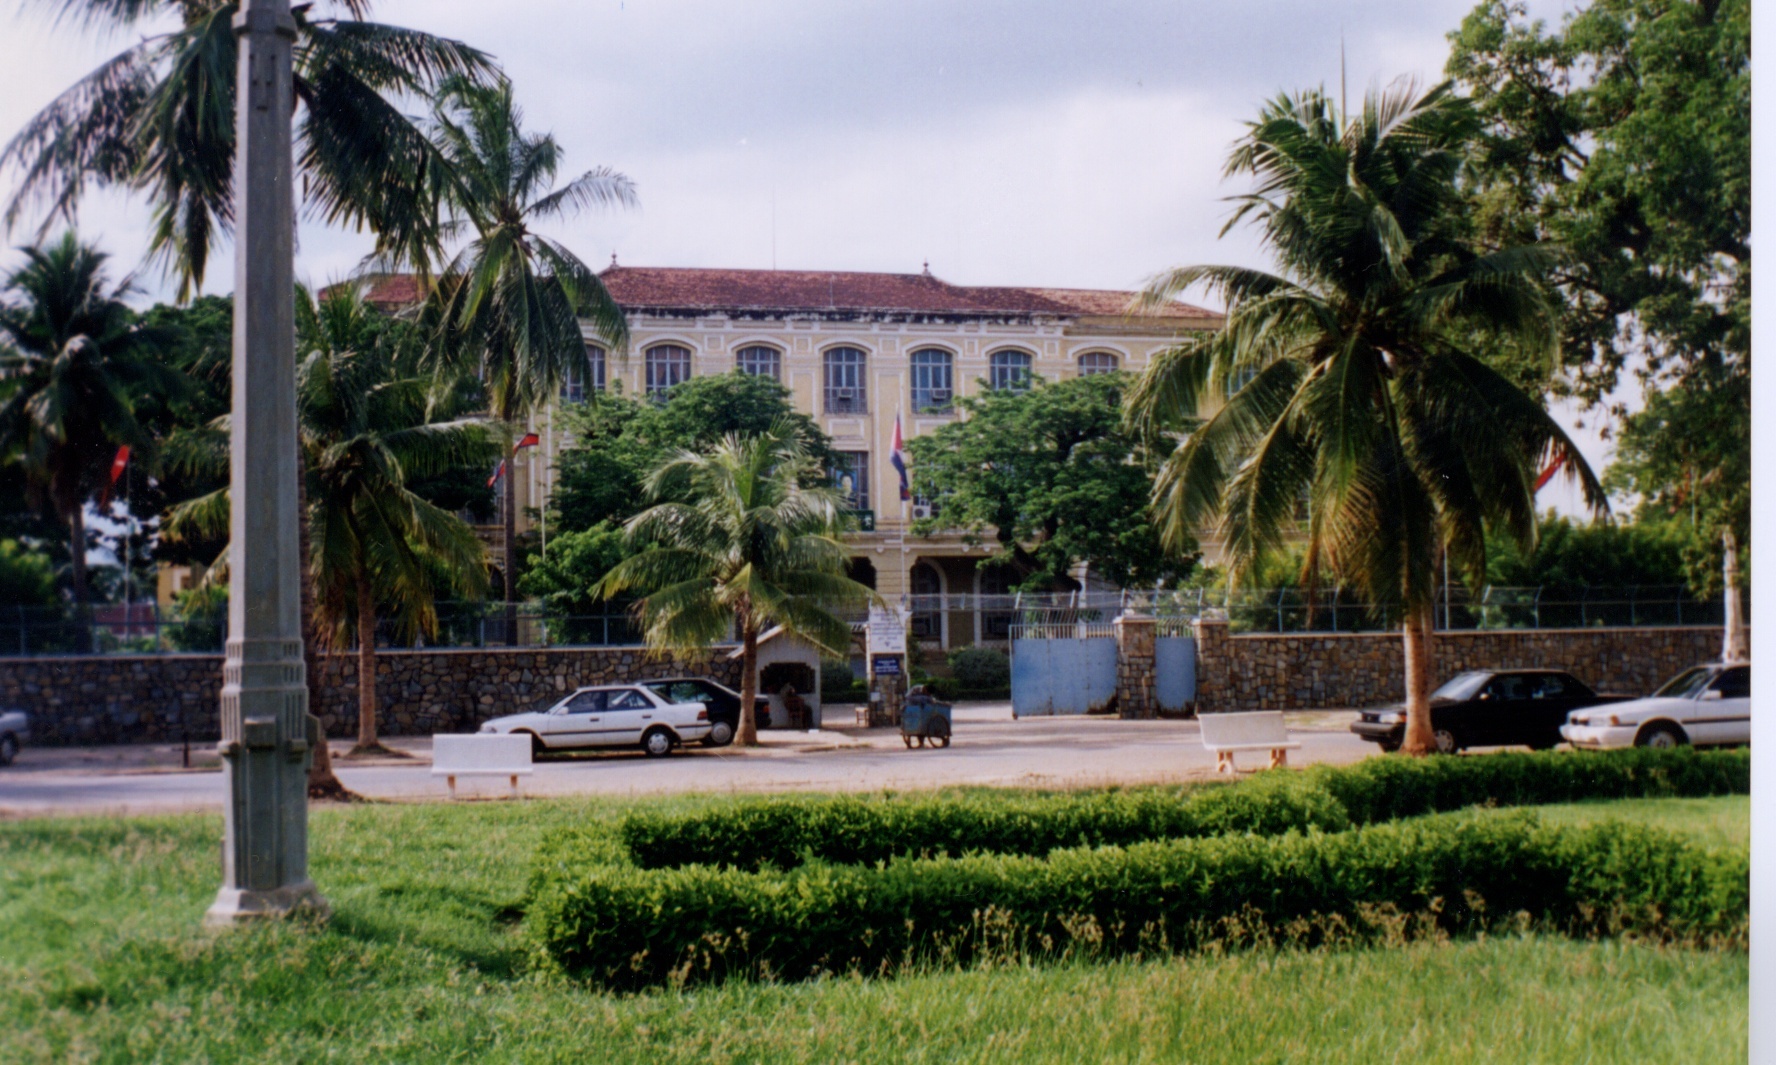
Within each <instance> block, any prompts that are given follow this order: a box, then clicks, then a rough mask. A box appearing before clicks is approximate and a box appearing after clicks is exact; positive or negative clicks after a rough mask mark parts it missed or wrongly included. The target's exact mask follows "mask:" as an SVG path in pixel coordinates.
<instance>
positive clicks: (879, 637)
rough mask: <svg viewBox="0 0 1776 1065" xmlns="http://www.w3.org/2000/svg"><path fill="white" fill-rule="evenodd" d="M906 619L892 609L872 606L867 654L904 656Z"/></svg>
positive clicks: (896, 610)
mask: <svg viewBox="0 0 1776 1065" xmlns="http://www.w3.org/2000/svg"><path fill="white" fill-rule="evenodd" d="M906 646H907V644H906V618H905V616H903V615H902V614H901V612H900V611H899V610H898V609H896V608H894V607H883V606H872V607H870V612H869V653H870V654H871V655H872V656H874V655H904V654H906Z"/></svg>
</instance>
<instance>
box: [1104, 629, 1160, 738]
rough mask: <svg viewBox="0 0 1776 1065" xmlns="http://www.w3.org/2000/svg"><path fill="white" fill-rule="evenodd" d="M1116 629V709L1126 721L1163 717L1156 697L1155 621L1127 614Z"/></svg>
mask: <svg viewBox="0 0 1776 1065" xmlns="http://www.w3.org/2000/svg"><path fill="white" fill-rule="evenodd" d="M1115 629H1116V709H1117V713H1118V715H1119V716H1120V717H1122V718H1123V719H1124V720H1135V719H1147V718H1153V717H1158V716H1159V701H1158V700H1157V699H1156V698H1154V694H1153V668H1154V660H1153V619H1152V618H1151V617H1149V616H1148V615H1146V614H1123V615H1122V616H1121V617H1119V618H1117V619H1116V621H1115Z"/></svg>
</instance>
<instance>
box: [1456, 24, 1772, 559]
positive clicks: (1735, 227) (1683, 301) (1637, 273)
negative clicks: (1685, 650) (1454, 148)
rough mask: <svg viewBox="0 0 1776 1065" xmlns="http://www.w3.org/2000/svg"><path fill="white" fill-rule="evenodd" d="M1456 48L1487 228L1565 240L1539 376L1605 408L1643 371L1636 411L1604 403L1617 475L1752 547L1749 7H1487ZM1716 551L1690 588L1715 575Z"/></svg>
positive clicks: (1650, 506) (1646, 502)
mask: <svg viewBox="0 0 1776 1065" xmlns="http://www.w3.org/2000/svg"><path fill="white" fill-rule="evenodd" d="M1451 44H1452V49H1451V54H1450V59H1449V73H1450V75H1451V76H1452V77H1454V78H1456V79H1457V81H1458V82H1459V84H1460V85H1461V86H1462V88H1463V89H1464V90H1465V91H1466V92H1467V93H1468V94H1469V95H1470V96H1471V97H1472V99H1473V100H1474V103H1475V106H1476V108H1477V110H1478V111H1479V114H1480V116H1481V118H1482V120H1483V122H1484V126H1485V128H1484V132H1483V135H1482V137H1481V138H1480V139H1479V140H1478V141H1476V147H1475V150H1474V151H1473V153H1472V156H1471V158H1470V166H1469V176H1468V180H1469V184H1470V185H1471V187H1472V188H1473V189H1474V190H1475V192H1476V194H1477V202H1478V204H1479V208H1478V210H1477V212H1476V217H1477V221H1478V224H1479V226H1480V232H1481V236H1482V239H1483V240H1484V241H1486V242H1488V243H1490V244H1492V245H1493V246H1498V247H1503V246H1509V245H1512V244H1519V243H1524V242H1528V241H1538V240H1539V241H1551V242H1554V243H1557V244H1559V245H1561V246H1563V247H1565V248H1566V249H1567V251H1568V253H1569V254H1568V255H1567V256H1565V257H1564V258H1563V259H1562V261H1561V262H1560V264H1559V266H1558V267H1557V269H1556V270H1555V271H1554V272H1553V274H1552V280H1553V281H1554V282H1555V283H1556V284H1557V285H1558V287H1559V291H1560V293H1561V296H1562V314H1561V336H1562V343H1561V352H1562V356H1563V362H1564V368H1565V370H1566V371H1567V374H1566V375H1563V376H1561V377H1556V378H1554V379H1553V380H1552V381H1550V382H1549V384H1550V387H1551V388H1552V389H1553V390H1554V391H1556V392H1566V391H1570V392H1573V393H1574V394H1576V395H1577V396H1578V397H1580V398H1581V399H1582V400H1584V401H1585V402H1587V403H1599V402H1603V401H1605V400H1606V398H1607V397H1608V396H1609V395H1610V393H1611V391H1612V390H1613V389H1614V388H1615V386H1616V384H1617V383H1618V380H1619V379H1620V377H1621V376H1622V375H1623V374H1625V373H1634V374H1637V375H1639V378H1640V383H1641V385H1642V387H1643V389H1644V391H1645V392H1646V397H1647V398H1646V404H1645V409H1644V410H1641V411H1631V410H1628V409H1626V408H1625V407H1621V406H1618V407H1616V408H1614V409H1612V410H1611V411H1610V412H1609V413H1610V414H1611V415H1613V416H1614V418H1615V419H1616V421H1617V422H1618V423H1619V426H1620V429H1621V433H1622V446H1621V447H1620V449H1619V456H1620V458H1619V461H1618V463H1617V465H1616V467H1615V469H1613V470H1612V471H1611V474H1612V477H1611V480H1612V483H1613V485H1614V487H1617V488H1619V489H1621V490H1623V491H1626V492H1631V493H1634V494H1636V495H1638V496H1639V498H1640V500H1641V506H1642V509H1641V512H1640V517H1641V518H1642V519H1643V520H1651V519H1656V518H1658V517H1660V516H1662V515H1665V514H1671V513H1687V514H1688V515H1689V516H1691V517H1692V519H1693V520H1694V521H1695V523H1696V525H1697V528H1698V529H1699V530H1700V531H1701V534H1702V535H1701V538H1700V541H1699V542H1718V541H1719V540H1720V539H1721V538H1722V536H1723V534H1726V533H1731V534H1733V535H1734V537H1735V538H1736V539H1737V541H1738V542H1739V543H1741V544H1746V545H1749V543H1750V532H1751V530H1750V506H1751V481H1750V467H1751V434H1750V432H1749V431H1748V426H1749V424H1750V418H1751V390H1750V377H1751V362H1750V344H1751V237H1750V233H1751V4H1750V3H1749V2H1748V0H1593V2H1591V3H1589V4H1587V5H1585V6H1584V7H1582V8H1580V9H1578V10H1576V11H1573V12H1571V13H1569V14H1568V15H1567V16H1566V17H1565V18H1564V19H1563V20H1562V22H1561V24H1560V25H1559V26H1558V27H1557V28H1550V27H1549V26H1548V25H1546V24H1545V23H1543V22H1541V21H1532V20H1530V19H1529V18H1528V17H1527V16H1526V13H1525V9H1524V6H1523V5H1522V4H1521V3H1520V2H1517V0H1487V2H1485V3H1482V4H1481V5H1480V6H1478V7H1476V8H1475V9H1474V11H1473V12H1472V13H1471V14H1469V15H1468V17H1467V18H1466V19H1465V20H1464V21H1463V22H1462V26H1461V29H1460V30H1458V31H1457V32H1455V33H1454V34H1452V35H1451ZM1569 378H1570V379H1569ZM1711 562H1712V565H1703V566H1701V567H1700V569H1701V570H1702V572H1701V573H1698V574H1697V576H1696V580H1697V581H1698V582H1699V583H1698V587H1699V588H1700V587H1707V586H1713V587H1718V585H1719V568H1720V556H1719V552H1718V550H1716V551H1714V552H1713V553H1712V557H1711ZM1704 574H1707V575H1706V576H1704Z"/></svg>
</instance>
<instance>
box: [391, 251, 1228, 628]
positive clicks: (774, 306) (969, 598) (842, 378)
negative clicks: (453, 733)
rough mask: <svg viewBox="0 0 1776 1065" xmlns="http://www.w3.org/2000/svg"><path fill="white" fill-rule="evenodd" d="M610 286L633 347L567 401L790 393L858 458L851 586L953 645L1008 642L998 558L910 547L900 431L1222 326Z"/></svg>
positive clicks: (553, 427) (702, 283) (749, 273)
mask: <svg viewBox="0 0 1776 1065" xmlns="http://www.w3.org/2000/svg"><path fill="white" fill-rule="evenodd" d="M601 276H602V277H603V279H604V283H605V285H606V287H607V288H608V289H609V290H610V292H611V294H612V296H614V297H615V299H616V301H617V302H618V303H619V304H620V305H621V306H622V307H623V308H624V309H625V310H626V311H627V312H628V321H629V330H630V346H629V349H628V351H627V352H625V353H614V352H609V351H606V350H604V348H603V347H602V346H600V345H598V344H596V343H593V342H591V340H590V339H589V341H588V353H589V355H590V356H591V365H592V374H591V377H590V379H589V380H573V381H569V382H568V383H567V384H566V386H565V387H564V388H563V390H562V394H561V402H562V403H573V402H577V401H580V400H583V399H584V398H585V397H586V396H587V395H589V394H590V393H591V392H592V391H594V390H599V389H611V388H621V389H622V390H623V392H624V393H625V394H628V395H655V394H659V393H662V392H664V391H665V390H667V389H670V388H671V387H672V386H674V385H676V384H678V383H680V382H682V381H685V380H687V379H689V378H690V377H692V376H695V375H701V374H724V373H731V372H733V371H735V370H740V371H742V372H745V373H757V374H768V375H770V376H772V377H774V378H776V379H777V380H779V381H781V382H782V383H783V384H784V385H785V386H787V387H788V388H789V390H790V393H791V395H792V397H793V401H794V403H795V405H796V407H797V408H798V409H799V410H801V411H803V412H805V413H807V414H810V415H812V416H813V417H814V418H815V419H816V420H817V421H818V422H819V424H820V426H821V428H822V429H824V430H825V431H826V432H827V433H828V434H829V435H830V436H831V437H832V439H833V442H834V445H835V446H836V447H837V448H838V449H839V450H841V451H843V452H844V453H846V455H847V456H849V457H850V459H851V462H850V468H849V469H848V470H846V471H844V473H843V475H842V477H841V484H842V486H843V487H845V488H846V490H847V491H848V492H849V493H850V496H851V500H852V505H853V507H854V508H855V509H856V511H857V512H858V514H859V517H860V520H861V523H862V527H863V531H862V532H860V533H858V534H857V536H856V537H855V539H854V543H855V544H856V556H855V558H854V564H853V565H854V573H855V575H857V576H858V577H859V578H860V579H862V580H864V581H866V582H867V583H872V584H873V585H874V586H875V588H876V589H877V590H878V591H880V592H881V593H882V594H883V595H884V596H886V597H888V598H890V599H897V598H899V597H901V596H912V597H915V598H914V599H913V600H912V602H914V604H915V612H914V616H913V619H912V620H913V627H914V631H915V633H916V634H917V635H919V636H921V637H922V638H925V639H927V640H930V641H933V642H934V643H938V644H940V645H941V646H958V645H962V644H967V643H973V642H978V641H982V640H994V639H1001V638H1003V634H1002V633H999V632H997V631H993V630H994V629H995V628H996V625H995V615H994V612H992V611H987V612H983V611H982V610H981V609H979V605H980V603H981V602H982V600H981V599H979V598H978V597H981V596H988V597H991V596H995V595H998V594H1002V593H1004V592H1005V591H1006V589H1005V587H1003V585H1004V584H1005V582H1006V576H1005V575H1003V574H1002V573H999V572H996V571H995V570H994V569H993V568H991V567H988V568H984V569H983V568H981V567H979V566H978V561H979V560H980V559H981V558H983V557H985V556H986V555H987V553H988V549H987V548H986V547H984V546H981V547H974V548H972V549H971V548H970V547H969V545H968V544H966V543H964V542H963V541H962V539H961V538H960V537H959V536H937V537H930V538H927V537H919V536H912V535H909V534H908V531H907V530H908V527H909V525H910V524H911V522H912V521H913V520H914V519H915V518H916V517H918V516H919V515H918V509H917V508H918V506H919V504H918V501H916V500H915V501H912V502H905V503H903V502H902V500H901V499H900V492H899V480H898V475H897V474H896V472H895V470H894V468H893V467H892V466H891V465H890V462H889V455H890V449H891V446H892V438H893V433H894V421H895V416H896V415H897V414H899V415H900V417H901V420H902V424H903V431H904V433H905V435H906V436H907V437H908V438H911V437H914V436H917V435H919V434H921V433H928V432H931V431H933V430H935V429H937V428H938V427H939V426H942V425H944V424H946V423H948V422H950V421H952V420H954V419H955V418H957V417H959V407H958V400H960V399H961V398H963V397H965V396H970V395H973V394H975V393H976V392H978V391H980V390H981V389H987V388H1019V387H1024V385H1025V383H1026V382H1028V381H1029V380H1031V379H1032V378H1038V377H1040V378H1045V379H1049V380H1058V379H1064V378H1068V377H1073V376H1078V375H1085V374H1094V373H1106V372H1110V371H1114V370H1128V371H1132V372H1139V371H1141V370H1142V369H1144V368H1146V366H1147V364H1148V361H1149V360H1150V359H1151V357H1152V356H1153V355H1154V353H1156V352H1158V351H1160V350H1163V349H1164V348H1166V347H1168V346H1171V345H1173V344H1176V343H1177V342H1178V341H1179V339H1180V338H1182V337H1183V336H1185V335H1187V334H1189V333H1190V332H1192V331H1198V330H1206V329H1214V328H1218V327H1219V326H1220V324H1221V320H1220V317H1219V316H1218V315H1216V314H1214V313H1212V312H1210V311H1206V310H1203V309H1201V308H1198V307H1192V306H1189V305H1186V304H1183V303H1174V304H1171V305H1169V306H1168V307H1166V308H1165V309H1163V310H1161V311H1159V312H1157V313H1153V314H1144V315H1141V316H1138V317H1137V316H1131V315H1129V314H1128V313H1127V310H1126V309H1127V307H1128V305H1129V302H1130V300H1131V298H1132V297H1133V293H1130V292H1118V291H1106V290H1098V289H1055V288H1008V287H976V286H963V285H952V284H948V283H946V282H944V281H942V280H939V279H938V278H936V277H933V276H932V275H931V273H930V272H929V270H927V271H926V272H924V273H919V274H876V273H842V272H831V271H814V270H707V269H682V268H668V267H632V266H618V265H616V264H615V263H614V262H613V264H612V265H611V266H610V267H609V268H608V269H607V270H605V271H604V273H603V274H602V275H601ZM382 295H383V294H382V293H381V292H376V293H373V294H372V299H378V300H379V299H380V298H381V297H382ZM390 295H393V294H392V293H391V294H390ZM559 425H560V420H559V419H557V418H556V417H555V411H554V410H550V411H547V412H545V413H543V414H542V415H540V416H539V417H538V419H537V424H536V425H535V427H534V428H535V429H536V431H537V432H538V434H539V435H540V436H541V438H542V441H543V443H542V445H541V447H539V448H536V449H533V450H529V451H526V452H524V453H522V455H521V457H520V458H519V461H518V462H517V464H516V467H515V470H514V473H515V475H516V477H517V478H518V483H517V490H518V495H519V505H520V507H522V508H527V509H528V508H531V507H539V508H540V506H541V504H542V503H543V501H544V500H546V499H547V497H548V493H549V490H550V488H551V478H552V471H553V467H554V463H555V459H556V456H557V455H558V454H559V453H560V451H561V450H562V449H564V448H566V447H568V446H571V443H572V441H571V440H569V439H567V438H566V434H565V433H562V432H558V431H557V427H558V426H559ZM521 513H523V511H521ZM522 527H524V526H522V525H521V528H522ZM544 531H545V532H547V530H544ZM940 595H941V596H942V597H943V598H942V599H938V598H935V597H936V596H940ZM990 601H991V600H987V602H990ZM921 604H922V606H923V608H921V606H920V605H921Z"/></svg>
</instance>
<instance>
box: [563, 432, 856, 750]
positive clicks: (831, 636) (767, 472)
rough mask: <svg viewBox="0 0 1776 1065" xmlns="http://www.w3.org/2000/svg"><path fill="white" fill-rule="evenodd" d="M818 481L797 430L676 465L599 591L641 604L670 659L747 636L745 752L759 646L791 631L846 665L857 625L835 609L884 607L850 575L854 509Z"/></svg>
mask: <svg viewBox="0 0 1776 1065" xmlns="http://www.w3.org/2000/svg"><path fill="white" fill-rule="evenodd" d="M818 471H819V468H818V466H817V464H816V463H815V461H814V459H813V457H812V456H811V455H810V454H809V453H808V451H807V449H806V447H804V446H803V444H802V442H801V439H800V436H799V434H798V433H797V430H796V427H795V426H794V425H793V424H790V423H788V422H781V423H779V424H778V425H776V426H774V427H773V428H772V429H770V430H769V431H767V432H765V433H763V434H761V435H758V436H752V437H742V436H740V435H738V434H735V435H731V436H729V437H727V438H726V439H724V440H723V441H721V442H720V443H718V444H716V445H715V447H713V448H712V449H710V450H709V451H708V452H707V453H705V454H696V453H693V452H689V451H682V452H680V453H678V454H677V455H675V456H672V457H671V458H669V459H668V460H667V461H665V462H663V463H661V464H660V465H659V466H658V467H656V468H655V470H654V471H653V473H652V474H651V475H650V476H649V478H648V483H647V490H648V494H649V496H650V497H652V498H653V499H655V500H659V501H660V502H656V503H655V505H654V506H652V507H650V508H648V509H647V510H645V511H643V512H642V513H640V514H637V515H636V516H635V517H633V518H631V519H630V520H629V522H628V523H627V524H626V525H625V526H624V534H625V539H624V546H625V548H626V549H627V550H628V551H629V552H631V553H630V554H629V556H628V557H627V558H624V559H623V560H622V561H621V562H619V563H618V564H617V565H616V567H615V568H613V569H612V570H611V571H610V572H609V573H608V574H606V575H605V577H604V579H603V580H601V581H599V582H598V585H597V587H596V589H595V591H596V594H598V595H600V596H603V597H606V598H609V597H613V596H617V595H621V594H624V593H633V594H637V595H640V596H642V599H641V600H640V601H639V602H638V603H637V604H636V609H637V612H638V613H639V615H640V617H641V619H642V625H643V633H644V636H645V638H646V640H647V643H648V645H649V646H650V647H654V648H656V649H659V650H674V651H691V650H703V649H705V648H707V647H709V646H710V645H711V644H713V643H715V642H716V641H718V640H721V639H723V638H725V637H726V636H727V635H728V634H729V633H730V632H731V631H733V630H734V629H738V630H739V633H740V645H741V681H740V684H741V687H740V734H739V739H740V743H741V744H742V745H743V746H748V747H750V746H756V745H757V744H758V722H757V721H756V720H755V719H754V717H753V705H752V704H753V701H754V699H755V698H756V697H757V695H758V641H759V636H760V635H761V634H763V633H764V632H765V630H766V629H768V628H770V627H772V626H779V625H780V626H782V627H783V629H784V631H785V632H787V633H789V634H790V635H792V636H798V637H801V638H802V639H805V640H807V641H808V642H810V643H812V644H813V645H814V646H816V647H817V648H819V649H820V650H822V651H824V652H825V653H827V654H829V655H841V656H842V655H845V654H848V653H849V651H850V647H851V626H850V625H848V624H846V623H845V622H844V621H843V620H841V619H840V618H838V617H837V616H835V615H834V614H833V613H832V612H831V610H832V608H834V607H838V606H843V605H846V604H858V603H867V602H870V601H872V600H874V599H875V593H874V592H873V591H871V590H870V589H869V588H867V587H865V586H864V585H862V584H859V583H857V582H856V581H853V580H851V579H850V578H849V577H847V576H845V565H846V561H847V558H848V556H849V551H848V549H847V548H846V547H845V543H844V541H843V539H841V536H842V533H843V531H844V530H843V524H842V522H843V518H842V510H841V507H842V506H843V503H842V500H841V499H840V498H839V494H838V492H837V491H835V490H834V489H832V488H830V487H826V486H821V487H807V486H806V485H807V482H808V481H809V479H810V477H813V476H816V475H817V474H818Z"/></svg>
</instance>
